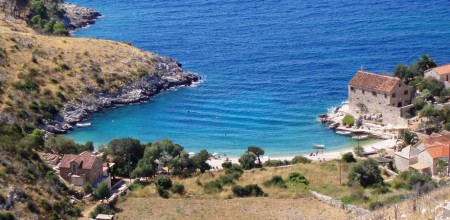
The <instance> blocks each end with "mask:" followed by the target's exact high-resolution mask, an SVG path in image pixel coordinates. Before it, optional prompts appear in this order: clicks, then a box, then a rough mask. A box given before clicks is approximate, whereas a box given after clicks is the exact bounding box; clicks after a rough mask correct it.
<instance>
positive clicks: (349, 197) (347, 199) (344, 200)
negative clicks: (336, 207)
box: [341, 196, 355, 204]
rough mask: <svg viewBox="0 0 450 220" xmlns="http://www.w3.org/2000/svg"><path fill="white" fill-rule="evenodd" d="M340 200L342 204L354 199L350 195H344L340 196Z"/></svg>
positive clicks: (352, 201)
mask: <svg viewBox="0 0 450 220" xmlns="http://www.w3.org/2000/svg"><path fill="white" fill-rule="evenodd" d="M341 202H343V203H344V204H353V203H354V202H355V199H354V198H353V197H352V196H344V197H342V198H341Z"/></svg>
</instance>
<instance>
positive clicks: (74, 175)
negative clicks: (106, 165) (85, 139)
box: [59, 151, 103, 186]
mask: <svg viewBox="0 0 450 220" xmlns="http://www.w3.org/2000/svg"><path fill="white" fill-rule="evenodd" d="M59 173H60V174H59V175H60V176H61V177H62V178H63V179H65V180H67V181H68V182H70V183H72V184H74V185H76V186H82V185H84V184H85V183H86V182H89V183H90V184H91V185H94V184H95V183H96V182H97V181H98V180H99V179H101V178H102V177H103V161H102V159H101V158H99V157H97V156H95V155H92V153H91V152H89V151H84V152H82V153H81V154H79V155H74V154H65V155H64V156H63V158H62V159H61V163H60V165H59Z"/></svg>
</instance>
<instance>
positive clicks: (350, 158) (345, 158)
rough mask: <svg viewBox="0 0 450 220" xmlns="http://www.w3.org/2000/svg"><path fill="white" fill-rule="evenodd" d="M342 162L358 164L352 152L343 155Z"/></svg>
mask: <svg viewBox="0 0 450 220" xmlns="http://www.w3.org/2000/svg"><path fill="white" fill-rule="evenodd" d="M342 161H344V162H345V163H353V162H356V160H355V158H354V157H353V154H352V152H347V153H345V154H343V155H342Z"/></svg>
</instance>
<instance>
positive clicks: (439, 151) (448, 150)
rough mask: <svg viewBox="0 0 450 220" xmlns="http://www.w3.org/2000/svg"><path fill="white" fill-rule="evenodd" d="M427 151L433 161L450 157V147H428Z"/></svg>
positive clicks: (440, 145)
mask: <svg viewBox="0 0 450 220" xmlns="http://www.w3.org/2000/svg"><path fill="white" fill-rule="evenodd" d="M427 151H428V153H429V154H430V155H431V157H432V158H433V159H437V158H443V157H444V158H445V157H446V158H449V157H450V146H449V145H443V144H439V145H433V146H429V147H427Z"/></svg>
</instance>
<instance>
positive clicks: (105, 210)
mask: <svg viewBox="0 0 450 220" xmlns="http://www.w3.org/2000/svg"><path fill="white" fill-rule="evenodd" d="M115 213H116V211H115V210H114V207H113V206H111V205H108V204H100V205H98V206H96V207H95V209H94V211H92V212H91V213H90V214H89V216H90V217H91V218H95V217H97V215H98V214H106V215H114V214H115Z"/></svg>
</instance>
